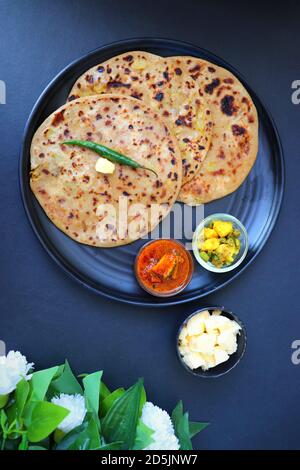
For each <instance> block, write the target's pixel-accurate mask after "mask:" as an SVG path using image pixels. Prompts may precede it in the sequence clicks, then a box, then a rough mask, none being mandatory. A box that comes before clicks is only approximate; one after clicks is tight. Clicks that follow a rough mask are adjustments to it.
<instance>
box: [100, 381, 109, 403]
mask: <svg viewBox="0 0 300 470" xmlns="http://www.w3.org/2000/svg"><path fill="white" fill-rule="evenodd" d="M108 395H110V391H109V389H108V388H107V386H106V385H105V383H104V382H103V381H102V380H101V386H100V402H101V401H103V400H104V399H105V398H106V397H107V396H108Z"/></svg>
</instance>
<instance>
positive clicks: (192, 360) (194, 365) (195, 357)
mask: <svg viewBox="0 0 300 470" xmlns="http://www.w3.org/2000/svg"><path fill="white" fill-rule="evenodd" d="M183 360H184V362H185V363H186V365H187V366H188V367H189V368H190V369H198V367H203V366H204V364H205V361H204V359H203V357H202V354H200V353H196V352H189V353H188V354H185V355H184V356H183Z"/></svg>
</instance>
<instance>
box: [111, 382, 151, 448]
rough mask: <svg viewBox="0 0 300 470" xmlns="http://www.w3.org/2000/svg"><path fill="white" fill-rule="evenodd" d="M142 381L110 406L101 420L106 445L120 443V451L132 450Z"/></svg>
mask: <svg viewBox="0 0 300 470" xmlns="http://www.w3.org/2000/svg"><path fill="white" fill-rule="evenodd" d="M142 389H143V380H142V379H139V380H138V382H137V383H136V384H135V385H133V386H132V387H130V388H129V389H128V390H126V392H125V393H124V394H123V395H122V396H120V397H119V398H118V399H117V400H116V401H115V402H114V403H113V405H112V407H111V408H110V410H109V411H108V413H107V415H106V416H105V418H104V419H103V420H102V432H103V436H104V438H105V441H106V442H107V443H110V442H116V441H122V442H123V445H122V450H126V449H127V450H128V449H132V447H133V446H134V441H135V437H136V431H137V424H138V419H139V413H140V403H141V397H142Z"/></svg>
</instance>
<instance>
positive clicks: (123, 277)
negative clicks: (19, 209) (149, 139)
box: [20, 38, 284, 306]
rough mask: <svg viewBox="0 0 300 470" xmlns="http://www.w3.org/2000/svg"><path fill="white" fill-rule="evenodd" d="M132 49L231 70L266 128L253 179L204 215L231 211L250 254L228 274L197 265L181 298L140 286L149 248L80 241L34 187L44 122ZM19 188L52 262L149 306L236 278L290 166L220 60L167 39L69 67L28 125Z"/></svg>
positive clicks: (137, 43)
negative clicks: (136, 268)
mask: <svg viewBox="0 0 300 470" xmlns="http://www.w3.org/2000/svg"><path fill="white" fill-rule="evenodd" d="M130 50H145V51H148V52H152V53H154V54H158V55H162V56H171V55H193V56H196V57H200V58H203V59H206V60H209V61H211V62H214V63H216V64H218V65H221V66H222V67H225V68H227V69H228V70H230V71H231V72H233V73H234V74H235V75H236V76H237V77H238V78H239V79H240V80H241V81H242V82H243V84H244V85H245V86H246V88H247V89H248V91H249V93H250V94H251V96H252V98H253V100H254V102H255V105H256V107H257V111H258V115H259V123H260V131H259V153H258V158H257V161H256V163H255V166H254V168H253V169H252V171H251V173H250V175H249V176H248V178H247V179H246V181H245V182H244V184H243V185H242V186H241V187H240V188H239V189H238V191H236V192H235V193H233V194H232V195H229V196H227V197H225V198H223V199H220V200H218V201H215V202H212V203H210V204H207V205H206V206H205V215H209V214H211V213H214V212H227V213H230V214H233V215H234V216H235V217H237V218H238V219H240V220H241V221H242V223H243V224H244V225H245V227H246V229H247V230H248V234H249V242H250V246H249V251H248V254H247V257H246V258H245V260H244V262H243V263H242V264H241V265H240V266H239V267H238V268H237V269H236V270H234V271H231V272H229V273H227V274H214V273H210V272H207V271H206V270H204V269H203V268H201V267H200V266H199V265H198V264H197V262H196V261H195V273H194V277H193V279H192V282H191V283H190V284H189V286H188V287H187V288H186V289H185V290H184V291H183V292H182V293H180V294H178V295H177V296H176V297H171V298H169V299H168V298H165V299H164V298H161V299H159V298H154V297H152V296H151V295H149V294H147V293H146V292H144V291H143V290H142V289H141V288H140V287H139V285H138V284H137V282H136V280H135V277H134V273H133V264H134V259H135V255H136V253H137V251H138V250H139V248H140V247H141V245H142V244H143V243H144V240H139V241H137V242H135V243H133V244H131V245H127V246H124V247H118V248H113V249H103V248H102V249H100V248H93V247H88V246H85V245H81V244H79V243H76V242H75V241H73V240H71V239H70V238H68V237H67V236H66V235H64V234H63V233H62V232H61V231H60V230H58V229H57V228H56V227H55V226H54V225H53V224H52V223H51V222H50V220H49V219H48V218H47V216H46V215H45V213H44V212H43V210H42V209H41V207H40V206H39V204H38V202H37V201H36V199H35V197H34V195H33V194H32V192H31V190H30V186H29V170H30V143H31V140H32V137H33V134H34V132H35V130H36V129H37V127H38V126H39V125H40V124H41V122H42V121H43V120H44V119H45V118H46V117H47V116H48V115H49V114H51V113H52V112H53V111H55V110H56V109H57V108H58V107H59V106H61V105H62V104H63V103H64V102H65V101H66V99H67V96H68V93H69V91H70V89H71V87H72V85H73V84H74V82H75V80H76V79H77V78H78V77H79V76H80V75H81V74H82V73H84V72H85V71H86V70H88V69H89V68H90V67H92V66H93V65H96V64H97V63H100V62H103V61H105V60H107V59H109V58H110V57H113V56H116V55H118V54H121V53H123V52H125V51H130ZM20 185H21V193H22V198H23V202H24V206H25V210H26V213H27V216H28V218H29V220H30V223H31V225H32V228H33V230H34V232H35V233H36V235H37V236H38V238H39V240H40V242H41V243H42V244H43V246H44V248H45V249H46V250H47V252H48V253H49V254H50V256H51V257H52V258H53V259H54V260H55V261H56V262H57V263H58V264H59V266H61V268H63V269H64V271H66V272H67V273H68V274H69V275H70V276H71V277H73V278H74V279H76V280H77V281H79V282H80V283H81V284H82V285H84V286H85V287H88V288H89V289H91V290H93V291H94V292H96V293H98V294H102V295H105V296H106V297H109V298H112V299H116V300H121V301H123V302H128V303H132V304H137V305H144V306H156V305H159V306H163V305H174V304H179V303H183V302H188V301H191V300H194V299H197V298H199V297H203V296H205V295H207V294H210V293H211V292H213V291H215V290H217V289H220V288H221V287H223V286H225V285H226V284H228V283H229V282H231V281H232V280H233V279H235V277H237V276H238V275H239V274H240V273H241V272H242V271H243V270H244V269H245V268H246V267H247V266H248V265H249V264H250V263H251V262H252V261H253V260H254V258H255V257H256V256H257V255H258V253H259V252H260V251H261V249H262V247H263V246H264V244H265V243H266V241H267V239H268V238H269V235H270V233H271V231H272V229H273V227H274V224H275V222H276V219H277V216H278V213H279V209H280V206H281V201H282V196H283V189H284V162H283V154H282V149H281V145H280V140H279V137H278V133H277V131H276V128H275V125H274V122H273V120H272V118H271V116H270V114H269V113H268V111H267V110H266V108H265V107H264V105H263V104H262V103H261V101H260V100H259V99H258V97H257V96H256V95H255V93H253V91H252V90H251V89H250V88H249V86H248V85H247V84H246V82H245V80H244V79H243V78H242V77H241V76H240V74H239V73H238V72H237V71H236V70H235V69H234V68H233V67H231V66H230V65H229V64H227V63H226V62H224V61H223V60H222V59H220V58H219V57H217V56H215V55H214V54H212V53H210V52H208V51H206V50H204V49H201V48H199V47H197V46H194V45H191V44H187V43H184V42H179V41H173V40H167V39H152V38H141V39H129V40H126V41H120V42H117V43H113V44H109V45H107V46H104V47H101V48H100V49H97V50H95V51H93V52H91V53H89V54H87V55H86V56H84V57H82V58H81V59H79V60H77V61H75V62H73V63H72V64H71V65H69V66H68V67H66V68H65V69H64V70H63V71H62V72H61V73H60V74H59V75H57V77H56V78H54V80H53V81H52V82H51V83H50V84H49V85H48V87H47V88H46V89H45V91H44V92H43V93H42V95H41V96H40V98H39V99H38V101H37V103H36V104H35V106H34V108H33V111H32V112H31V115H30V117H29V120H28V122H27V125H26V129H25V135H24V141H23V145H22V151H21V157H20Z"/></svg>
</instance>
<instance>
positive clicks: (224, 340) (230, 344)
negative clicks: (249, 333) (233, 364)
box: [217, 330, 237, 354]
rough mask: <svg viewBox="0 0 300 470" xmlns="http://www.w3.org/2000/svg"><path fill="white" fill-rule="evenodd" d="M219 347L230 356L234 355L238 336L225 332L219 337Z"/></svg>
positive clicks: (228, 331)
mask: <svg viewBox="0 0 300 470" xmlns="http://www.w3.org/2000/svg"><path fill="white" fill-rule="evenodd" d="M217 341H218V345H219V346H220V347H221V348H222V349H224V350H225V351H226V352H227V353H228V354H233V353H235V351H236V350H237V340H236V334H235V333H233V332H232V331H231V330H225V331H223V332H222V333H221V334H220V335H219V336H218V337H217Z"/></svg>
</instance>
